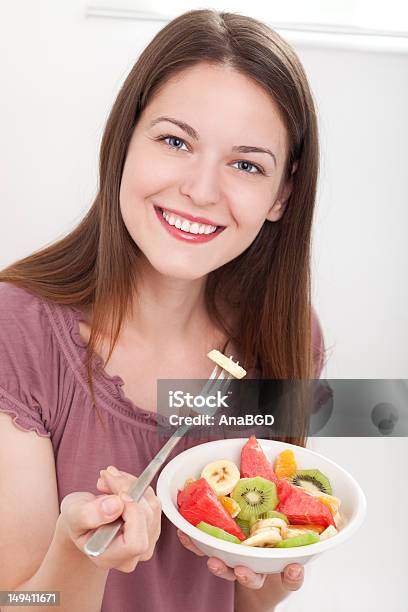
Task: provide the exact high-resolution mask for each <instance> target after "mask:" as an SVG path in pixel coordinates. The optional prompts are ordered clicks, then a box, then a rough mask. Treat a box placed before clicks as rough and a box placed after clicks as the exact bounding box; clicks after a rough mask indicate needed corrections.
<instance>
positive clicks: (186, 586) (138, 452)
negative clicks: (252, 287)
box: [0, 282, 324, 612]
mask: <svg viewBox="0 0 408 612" xmlns="http://www.w3.org/2000/svg"><path fill="white" fill-rule="evenodd" d="M81 318H82V313H81V311H80V310H79V309H77V308H74V307H72V306H63V305H59V304H56V303H54V302H51V301H48V300H44V299H43V298H40V297H38V296H35V295H33V294H32V293H30V292H28V291H26V290H24V289H21V288H18V287H16V286H14V285H12V284H10V283H4V282H3V283H0V410H2V411H5V412H7V413H10V414H11V415H12V418H13V421H14V423H15V425H16V426H17V427H18V428H20V429H23V430H27V431H36V432H37V434H38V435H40V436H46V437H50V438H51V442H52V446H53V450H54V457H55V467H56V474H57V482H58V502H59V504H61V501H62V499H63V498H64V497H65V496H66V495H68V493H72V492H73V491H90V492H91V493H93V494H94V495H100V494H101V493H100V492H99V491H98V490H97V489H96V482H97V479H98V477H99V471H100V470H101V469H103V468H106V467H107V466H108V465H111V464H113V465H115V466H117V467H118V468H119V469H121V470H124V471H126V472H129V473H132V474H135V475H138V474H140V473H141V472H142V471H143V469H144V468H145V467H146V465H147V464H148V463H149V461H150V460H151V459H152V457H153V456H154V455H155V454H156V453H157V451H158V450H159V448H161V446H162V445H163V443H164V441H165V439H164V438H163V437H160V436H159V435H158V433H157V415H156V414H154V413H152V412H146V411H144V410H142V409H141V408H139V407H138V406H136V405H135V404H134V403H133V402H132V401H131V400H130V399H128V398H126V397H125V395H124V393H123V389H122V385H123V380H122V379H121V378H120V377H119V376H110V375H108V374H107V373H106V372H105V371H104V368H103V361H102V358H101V357H99V356H98V355H96V356H95V359H94V365H93V371H94V376H95V394H96V400H97V405H98V409H99V411H100V412H102V413H103V417H104V422H105V424H106V425H107V427H106V433H105V432H104V430H103V429H102V427H101V423H100V420H99V418H98V416H97V414H96V412H95V409H94V408H93V407H92V404H91V398H90V392H89V390H88V386H87V384H86V382H85V380H86V370H85V366H84V357H85V352H86V343H85V341H84V340H83V339H82V338H81V336H80V333H79V325H78V321H79V320H81ZM313 336H314V337H313V345H314V357H315V363H316V369H315V377H316V378H318V377H319V376H320V372H321V369H322V366H323V357H324V351H323V339H322V333H321V329H320V326H319V323H318V320H317V318H314V321H313ZM137 375H138V373H137V372H135V376H137ZM209 439H210V438H208V440H209ZM208 440H207V439H206V438H205V437H200V438H197V437H190V438H189V437H188V436H187V437H185V438H183V439H182V440H181V441H180V442H179V443H178V445H177V448H176V449H174V451H173V453H172V455H171V456H170V459H171V458H173V457H174V456H175V455H177V454H179V453H180V452H182V451H184V450H186V449H187V448H190V447H191V446H195V445H196V444H201V443H203V442H206V441H208ZM156 482H157V478H156V479H155V480H154V481H153V483H152V486H153V488H154V489H155V487H156ZM206 562H207V557H198V556H196V555H194V554H193V553H191V552H189V551H188V550H186V549H185V548H184V547H183V546H182V545H181V543H180V542H179V540H178V537H177V533H176V528H175V527H174V526H173V525H172V524H171V523H170V522H169V521H168V519H167V518H166V517H165V516H164V515H163V518H162V531H161V535H160V538H159V540H158V542H157V544H156V548H155V552H154V555H153V557H152V558H151V559H150V560H149V561H145V562H141V563H139V564H138V566H137V567H136V569H135V570H134V571H133V572H131V573H124V572H120V571H118V570H115V569H112V570H111V571H110V572H109V574H108V578H107V583H106V588H105V593H104V597H103V603H102V608H101V612H118V611H119V610H120V612H135V611H137V612H144V611H146V612H180V610H194V612H208V610H222V611H223V612H232V611H233V610H234V583H233V582H228V581H226V580H223V579H220V578H217V577H216V576H213V575H212V574H211V573H210V572H209V571H208V569H207V567H206Z"/></svg>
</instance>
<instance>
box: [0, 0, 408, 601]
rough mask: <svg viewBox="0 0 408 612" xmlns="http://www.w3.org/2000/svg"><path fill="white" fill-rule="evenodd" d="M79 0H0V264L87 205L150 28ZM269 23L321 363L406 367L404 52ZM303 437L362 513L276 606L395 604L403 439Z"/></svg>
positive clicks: (52, 235) (365, 373)
mask: <svg viewBox="0 0 408 612" xmlns="http://www.w3.org/2000/svg"><path fill="white" fill-rule="evenodd" d="M86 4H87V3H86V2H85V0H70V1H69V2H68V1H67V0H66V1H63V2H53V1H51V0H41V1H38V2H36V3H33V2H30V1H29V0H25V1H23V2H18V3H12V2H9V3H2V14H1V20H0V22H1V25H0V74H1V90H2V95H1V96H0V133H1V143H2V146H1V147H0V172H1V176H0V201H1V227H0V244H1V250H0V267H3V266H5V265H7V264H8V263H11V262H12V261H13V260H15V259H16V258H18V257H21V256H23V255H27V254H29V253H31V252H32V251H33V250H35V249H37V248H39V247H41V246H43V245H44V244H45V243H47V242H51V241H53V240H54V239H56V238H57V237H60V236H62V235H63V234H65V233H66V232H67V231H68V230H69V229H71V228H72V227H73V226H74V225H75V224H76V223H77V221H78V220H79V219H80V218H81V217H82V215H83V214H84V212H85V211H86V210H87V209H88V208H89V206H90V204H91V202H92V200H93V197H94V195H95V193H96V181H97V163H98V149H99V143H100V139H101V135H102V130H103V126H104V123H105V120H106V118H107V115H108V112H109V109H110V107H111V105H112V103H113V101H114V99H115V96H116V94H117V92H118V90H119V87H120V85H121V83H122V82H123V80H124V78H125V76H126V75H127V73H128V71H129V70H130V68H131V66H132V65H133V63H134V62H135V60H136V59H137V56H138V54H139V53H140V51H141V50H142V49H143V48H144V46H145V45H146V44H147V43H148V42H149V40H150V39H151V38H152V37H153V35H154V34H155V33H156V32H157V31H158V30H159V29H160V28H161V27H162V26H163V25H164V23H162V22H135V21H125V20H118V19H112V20H108V19H95V18H88V19H86V18H85V7H86ZM113 4H115V3H114V2H113ZM127 4H129V3H127ZM117 5H118V6H120V3H117ZM401 29H402V28H401ZM284 35H285V36H286V38H287V39H288V40H289V41H291V42H293V44H294V46H295V48H296V50H297V52H298V54H299V56H300V58H301V60H302V62H303V64H304V66H305V68H306V71H307V73H308V75H309V79H310V83H311V86H312V89H313V91H314V95H315V99H316V103H317V106H318V110H319V122H320V132H321V145H322V168H321V181H320V187H319V199H318V206H317V211H316V223H315V230H314V254H313V270H314V288H313V293H314V303H315V306H316V309H317V311H318V313H319V316H320V320H321V323H322V326H323V329H324V333H325V338H326V345H327V347H328V348H329V361H328V364H327V367H326V370H325V372H324V374H325V376H326V377H327V378H408V376H407V361H408V359H407V358H408V309H407V307H406V304H407V298H408V289H407V282H406V277H407V259H408V248H407V246H406V244H407V242H406V234H407V231H408V201H407V200H408V198H407V190H406V180H407V178H406V177H407V171H406V164H407V152H406V151H407V149H406V143H407V142H408V121H407V118H406V109H407V108H408V54H407V53H406V52H404V51H403V50H401V52H399V53H397V52H396V51H395V49H394V52H387V50H386V45H385V48H384V50H383V51H381V52H378V51H377V52H376V51H373V50H372V49H371V50H370V49H364V48H362V49H353V48H352V47H353V45H354V42H353V43H352V45H351V48H348V49H347V48H346V49H345V48H336V44H337V41H339V40H340V39H336V38H332V39H330V40H329V39H328V38H327V37H324V38H322V39H316V41H315V42H313V41H312V42H311V40H310V39H308V40H307V41H305V40H302V38H301V37H299V36H297V37H295V36H294V35H291V34H290V33H288V32H286V33H285V34H284ZM319 40H320V41H323V43H322V42H319ZM383 46H384V45H383ZM311 446H312V448H314V449H315V450H317V451H319V452H322V453H324V454H326V455H327V456H329V457H330V458H332V459H334V460H335V461H337V462H338V463H340V464H341V465H343V466H344V467H345V468H346V469H349V470H350V471H351V473H352V474H353V475H354V476H355V477H356V478H357V480H359V482H360V483H361V485H362V487H363V489H364V491H365V493H366V495H367V499H368V508H369V512H368V518H367V521H366V523H365V525H364V526H363V527H362V529H361V530H360V532H359V533H358V534H357V535H356V536H355V537H354V538H353V539H352V541H351V542H349V543H347V544H344V545H343V546H342V547H340V548H339V549H338V550H337V549H336V551H333V552H331V553H327V558H326V556H325V557H324V560H318V561H316V563H314V564H313V566H312V565H311V566H310V567H308V568H307V574H306V576H307V580H306V581H305V586H304V587H303V589H302V590H301V591H300V592H299V593H296V594H293V595H292V596H291V598H290V600H288V606H286V608H285V609H288V610H289V609H290V610H291V611H292V610H296V612H306V611H308V610H310V609H313V610H314V611H315V612H323V611H324V612H326V610H327V609H329V608H330V610H333V611H335V612H346V611H347V612H350V611H353V612H354V611H356V612H357V611H359V612H360V611H363V610H364V611H365V610H370V611H371V612H382V611H383V610H384V609H387V610H389V611H390V612H403V611H406V609H407V608H406V589H405V588H404V587H405V583H404V581H403V569H402V568H403V567H406V557H405V551H404V550H403V544H404V543H405V548H406V545H407V543H408V537H407V536H406V535H401V525H402V526H403V527H402V529H403V530H404V529H405V520H404V519H405V514H406V512H404V511H403V508H404V507H405V509H406V508H407V507H408V493H407V488H406V487H405V486H402V487H401V483H403V482H406V476H405V461H406V456H407V451H408V445H407V441H406V438H399V439H397V438H394V439H365V440H364V439H360V438H353V439H337V440H335V439H330V438H319V439H313V440H312V441H311ZM394 499H395V501H394ZM384 520H386V522H387V523H391V524H390V525H389V526H388V527H387V528H386V529H384ZM397 525H398V528H397ZM397 529H398V533H397ZM405 531H406V530H405ZM404 576H405V575H404ZM334 589H335V591H336V595H335V596H334V595H333V590H334Z"/></svg>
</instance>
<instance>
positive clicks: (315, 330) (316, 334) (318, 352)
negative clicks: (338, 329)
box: [312, 308, 325, 378]
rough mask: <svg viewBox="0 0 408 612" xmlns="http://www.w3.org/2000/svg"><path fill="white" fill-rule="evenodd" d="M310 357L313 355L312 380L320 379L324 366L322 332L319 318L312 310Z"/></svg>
mask: <svg viewBox="0 0 408 612" xmlns="http://www.w3.org/2000/svg"><path fill="white" fill-rule="evenodd" d="M312 355H313V378H320V376H321V373H322V370H323V367H324V366H325V346H324V338H323V331H322V327H321V325H320V321H319V318H318V316H317V314H316V312H315V310H314V309H313V308H312Z"/></svg>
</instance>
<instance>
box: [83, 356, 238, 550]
mask: <svg viewBox="0 0 408 612" xmlns="http://www.w3.org/2000/svg"><path fill="white" fill-rule="evenodd" d="M233 378H235V377H234V376H233V375H232V374H230V373H229V372H227V371H226V370H224V369H223V368H221V366H219V365H216V366H215V368H214V369H213V371H212V372H211V375H210V377H209V379H208V380H207V382H206V383H205V385H204V387H203V388H202V390H201V393H200V395H203V396H206V395H208V394H209V393H210V392H211V393H217V392H218V391H220V392H221V393H225V392H226V391H227V389H228V387H229V385H230V384H231V379H233ZM196 412H199V409H197V410H196ZM214 412H215V411H214ZM214 412H213V413H214ZM202 413H205V414H210V416H212V414H213V413H212V414H211V409H207V410H205V409H204V412H202ZM190 427H191V425H186V424H184V423H183V425H180V427H179V428H178V429H177V430H176V431H175V432H174V433H173V435H172V436H171V437H170V438H169V439H168V440H167V442H166V444H164V446H163V448H161V449H160V450H159V452H158V453H157V455H156V456H155V457H154V458H153V459H152V460H151V461H150V463H149V465H148V466H147V467H146V468H145V469H144V470H143V472H142V473H141V474H140V476H139V478H138V479H137V480H136V481H135V482H134V483H133V484H132V485H131V486H130V487H129V490H128V491H127V494H128V495H130V497H131V498H132V499H133V500H134V501H135V502H138V501H139V500H140V499H141V497H142V496H143V494H144V493H145V491H146V489H147V487H148V486H149V485H150V483H151V482H152V480H153V478H154V477H155V476H156V474H157V472H158V471H159V469H160V468H161V466H162V465H163V463H164V462H165V461H166V459H167V458H168V456H169V455H170V453H171V451H172V450H173V448H174V447H175V446H176V445H177V443H178V442H179V440H181V438H182V437H183V436H184V434H185V433H186V432H187V431H188V430H189V429H190ZM122 525H123V519H122V518H121V517H120V518H118V519H116V520H115V521H113V522H112V523H108V524H106V525H102V526H101V527H98V529H97V530H96V531H95V533H94V534H93V535H92V536H91V537H90V538H89V540H88V542H87V543H86V544H85V546H84V552H85V553H86V554H87V555H89V556H90V557H98V556H99V555H101V554H102V553H103V552H105V550H106V549H107V547H108V546H109V544H110V543H111V542H112V540H113V539H114V537H115V535H116V534H117V533H118V531H119V529H120V527H121V526H122Z"/></svg>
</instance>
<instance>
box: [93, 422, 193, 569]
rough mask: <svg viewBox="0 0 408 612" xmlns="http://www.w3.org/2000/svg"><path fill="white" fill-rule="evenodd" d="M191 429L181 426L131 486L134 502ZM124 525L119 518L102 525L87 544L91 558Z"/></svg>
mask: <svg viewBox="0 0 408 612" xmlns="http://www.w3.org/2000/svg"><path fill="white" fill-rule="evenodd" d="M190 427H191V425H184V424H183V425H181V426H180V427H179V428H178V429H177V430H176V431H175V432H174V434H173V435H172V436H171V437H170V438H169V439H168V440H167V442H166V444H164V446H163V447H162V448H161V449H160V450H159V452H158V453H157V455H156V456H155V457H154V458H153V459H152V460H151V461H150V463H149V465H148V466H147V467H146V468H145V469H144V470H143V472H142V473H141V474H140V476H139V478H138V479H137V480H136V481H135V482H134V483H132V484H131V486H130V487H129V490H128V491H127V494H128V495H130V497H131V498H132V499H133V501H135V502H138V501H139V500H140V499H141V498H142V496H143V494H144V493H145V491H146V489H147V487H148V486H149V485H150V483H151V482H152V480H153V478H154V477H155V476H156V474H157V472H158V471H159V469H160V468H161V466H162V465H163V463H164V462H165V461H166V459H167V458H168V456H169V455H170V453H171V451H172V450H173V448H174V447H175V446H176V444H177V443H178V442H179V440H180V439H181V438H182V436H183V435H184V434H185V433H186V431H187V430H188V429H190ZM122 525H123V519H122V518H118V519H116V520H115V521H113V522H112V523H107V524H106V525H101V527H98V529H97V530H96V531H95V533H94V534H93V535H92V536H91V537H90V538H89V540H88V541H87V543H86V544H85V546H84V552H85V553H86V554H87V555H89V556H90V557H98V556H99V555H101V554H102V553H103V552H105V550H106V549H107V547H108V546H109V544H110V543H111V542H112V540H113V539H114V537H115V535H116V534H117V533H118V531H119V529H120V528H121V526H122Z"/></svg>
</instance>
